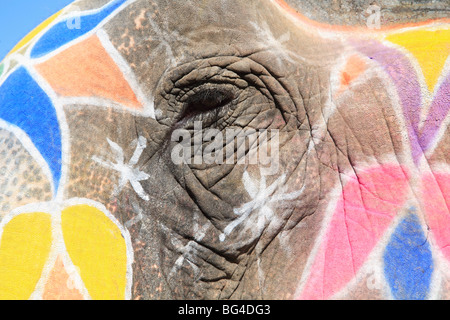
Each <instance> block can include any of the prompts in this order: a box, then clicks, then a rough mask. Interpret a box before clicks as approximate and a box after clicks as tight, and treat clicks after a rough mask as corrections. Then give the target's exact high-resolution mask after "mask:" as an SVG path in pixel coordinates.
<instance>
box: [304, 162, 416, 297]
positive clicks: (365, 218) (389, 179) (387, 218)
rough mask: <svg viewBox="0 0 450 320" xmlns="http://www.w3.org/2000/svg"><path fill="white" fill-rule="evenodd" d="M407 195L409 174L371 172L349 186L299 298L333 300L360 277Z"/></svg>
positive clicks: (392, 169)
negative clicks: (355, 278) (366, 261)
mask: <svg viewBox="0 0 450 320" xmlns="http://www.w3.org/2000/svg"><path fill="white" fill-rule="evenodd" d="M407 193H408V176H407V173H406V169H404V168H403V167H401V166H398V165H385V166H380V167H376V168H370V169H367V170H365V171H364V172H362V173H358V175H357V176H354V177H353V178H352V179H351V180H350V181H349V182H348V183H347V184H346V185H345V187H344V189H343V193H342V195H341V197H340V199H339V200H338V202H337V205H336V208H335V211H334V213H333V216H332V218H331V222H330V224H329V226H328V229H327V231H326V233H325V236H324V238H323V240H322V242H321V244H320V246H319V249H318V252H317V255H316V256H315V257H314V260H313V264H312V266H311V269H310V270H311V271H310V274H309V275H308V278H307V279H306V284H305V286H304V288H303V291H302V292H301V294H300V296H299V297H298V298H299V299H308V300H310V299H329V298H330V297H331V296H333V295H334V294H335V293H337V292H338V291H340V290H341V289H342V288H343V287H344V286H345V285H346V284H347V283H348V282H349V281H350V280H351V279H352V278H353V277H354V276H355V275H356V273H357V272H358V270H359V268H360V267H361V266H362V264H363V263H364V261H365V260H366V258H367V256H368V255H369V253H370V252H371V251H372V250H373V248H374V247H375V245H376V244H377V242H378V241H379V239H380V238H381V236H382V235H383V234H384V232H385V231H386V228H387V227H388V226H389V225H390V224H391V222H392V220H393V218H394V217H395V215H396V214H397V212H398V211H399V209H401V208H402V206H403V205H404V203H405V201H406V196H407Z"/></svg>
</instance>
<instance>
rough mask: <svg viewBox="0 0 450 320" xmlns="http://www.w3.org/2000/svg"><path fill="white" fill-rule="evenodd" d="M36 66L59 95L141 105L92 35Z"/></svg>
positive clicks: (134, 107) (127, 105) (120, 72)
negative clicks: (97, 98)
mask: <svg viewBox="0 0 450 320" xmlns="http://www.w3.org/2000/svg"><path fill="white" fill-rule="evenodd" d="M36 68H37V70H38V71H39V73H40V74H41V75H42V76H43V77H44V78H45V79H46V80H47V81H48V83H49V84H50V85H51V86H52V87H53V89H54V90H55V91H56V93H58V94H60V95H62V96H66V97H99V98H106V99H109V100H113V101H116V102H118V103H120V104H122V105H124V106H126V107H129V108H133V109H139V108H142V104H141V103H140V102H139V101H138V99H137V97H136V95H135V93H134V92H133V90H132V89H131V87H130V85H129V83H128V82H127V80H126V79H125V78H124V75H123V73H122V71H121V70H120V69H119V67H118V66H117V64H116V63H115V62H114V60H113V59H112V58H111V57H110V56H109V54H108V52H107V51H106V50H105V48H104V47H103V46H102V44H101V42H100V40H99V39H98V37H97V36H95V35H94V36H91V37H89V38H87V39H86V40H84V41H82V42H80V43H78V44H75V45H73V46H72V47H70V48H68V49H66V50H64V51H62V52H61V53H59V54H57V55H55V56H54V57H52V58H50V59H49V60H47V61H45V62H43V63H41V64H38V65H36Z"/></svg>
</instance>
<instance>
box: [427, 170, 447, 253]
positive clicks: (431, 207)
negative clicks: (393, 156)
mask: <svg viewBox="0 0 450 320" xmlns="http://www.w3.org/2000/svg"><path fill="white" fill-rule="evenodd" d="M422 188H423V191H422V192H423V195H422V196H423V206H424V211H425V219H426V222H427V225H428V227H429V228H430V231H431V232H432V234H433V238H434V241H435V243H436V245H437V247H438V248H439V249H440V250H441V251H442V253H443V254H444V256H445V257H446V258H447V259H448V260H450V232H449V230H450V174H445V173H434V174H433V173H429V174H426V175H424V177H423V180H422Z"/></svg>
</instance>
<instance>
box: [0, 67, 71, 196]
mask: <svg viewBox="0 0 450 320" xmlns="http://www.w3.org/2000/svg"><path fill="white" fill-rule="evenodd" d="M0 119H2V120H4V121H6V122H7V123H9V124H12V125H14V126H16V127H18V128H19V129H21V130H22V131H23V132H25V133H26V134H27V135H28V137H29V138H30V140H31V142H32V143H33V144H34V146H35V147H36V149H37V150H38V151H39V153H40V154H41V155H42V157H43V158H44V160H45V161H46V162H47V164H48V166H49V168H50V171H51V174H52V176H53V184H54V190H57V189H58V185H59V180H60V178H61V158H62V144H61V130H60V127H59V122H58V117H57V115H56V111H55V107H54V106H53V103H52V101H51V100H50V98H49V97H48V96H47V94H46V93H45V92H44V91H43V90H42V89H41V87H40V86H39V85H38V84H37V83H36V81H34V79H33V78H32V77H31V75H30V74H29V73H28V71H27V70H26V69H25V68H24V67H20V68H19V69H17V70H16V71H14V72H13V73H12V74H11V75H10V76H9V77H8V78H7V79H6V81H5V82H4V83H3V84H2V86H1V87H0Z"/></svg>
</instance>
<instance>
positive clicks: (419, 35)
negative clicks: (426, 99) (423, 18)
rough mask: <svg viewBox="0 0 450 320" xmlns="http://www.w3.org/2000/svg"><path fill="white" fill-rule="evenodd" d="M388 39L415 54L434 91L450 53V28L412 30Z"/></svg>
mask: <svg viewBox="0 0 450 320" xmlns="http://www.w3.org/2000/svg"><path fill="white" fill-rule="evenodd" d="M386 39H387V40H388V41H390V42H392V43H395V44H398V45H399V46H402V47H404V48H405V49H407V50H408V51H409V52H411V53H412V54H413V56H414V57H415V58H416V59H417V62H418V63H419V65H420V67H421V69H422V72H423V75H424V77H425V81H426V83H427V86H428V89H429V90H430V91H431V92H433V90H434V87H435V85H436V83H437V81H438V79H439V76H440V75H441V73H442V69H443V67H444V65H445V62H446V60H447V58H448V56H449V55H450V30H445V29H443V30H412V31H407V32H403V33H397V34H393V35H390V36H388V37H387V38H386Z"/></svg>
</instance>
